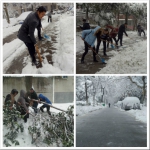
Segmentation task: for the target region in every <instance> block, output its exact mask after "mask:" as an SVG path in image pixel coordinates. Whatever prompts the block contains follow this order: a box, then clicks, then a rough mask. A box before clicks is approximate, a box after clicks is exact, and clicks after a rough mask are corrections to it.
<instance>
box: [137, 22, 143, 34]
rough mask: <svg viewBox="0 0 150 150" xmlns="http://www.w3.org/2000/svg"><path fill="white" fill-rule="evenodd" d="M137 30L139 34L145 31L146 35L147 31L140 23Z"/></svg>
mask: <svg viewBox="0 0 150 150" xmlns="http://www.w3.org/2000/svg"><path fill="white" fill-rule="evenodd" d="M137 31H138V34H139V36H141V33H142V32H143V33H144V36H145V31H144V29H143V27H142V26H141V24H140V23H139V24H138V25H137Z"/></svg>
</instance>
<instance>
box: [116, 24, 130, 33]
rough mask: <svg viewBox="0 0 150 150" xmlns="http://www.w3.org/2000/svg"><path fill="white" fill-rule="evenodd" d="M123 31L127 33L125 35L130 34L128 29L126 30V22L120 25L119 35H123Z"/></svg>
mask: <svg viewBox="0 0 150 150" xmlns="http://www.w3.org/2000/svg"><path fill="white" fill-rule="evenodd" d="M123 33H125V35H126V36H128V35H127V33H126V30H125V24H122V25H121V26H120V27H119V31H118V35H123Z"/></svg>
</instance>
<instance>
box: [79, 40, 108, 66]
mask: <svg viewBox="0 0 150 150" xmlns="http://www.w3.org/2000/svg"><path fill="white" fill-rule="evenodd" d="M81 39H82V37H81ZM82 40H83V41H84V42H85V43H86V44H87V45H88V47H89V48H90V49H91V50H92V51H93V52H94V53H95V54H96V55H98V56H99V58H100V60H101V62H102V63H103V64H106V62H105V59H103V58H101V56H100V55H99V54H97V53H96V51H95V50H94V49H93V48H92V47H91V46H90V45H89V44H88V43H87V42H86V41H85V40H84V39H82Z"/></svg>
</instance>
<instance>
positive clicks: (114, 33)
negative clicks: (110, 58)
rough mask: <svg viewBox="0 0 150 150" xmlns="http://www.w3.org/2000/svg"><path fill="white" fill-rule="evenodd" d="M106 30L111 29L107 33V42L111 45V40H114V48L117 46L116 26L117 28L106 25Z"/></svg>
mask: <svg viewBox="0 0 150 150" xmlns="http://www.w3.org/2000/svg"><path fill="white" fill-rule="evenodd" d="M106 28H109V29H111V31H110V33H109V41H110V42H111V44H113V40H114V41H115V43H116V46H118V43H117V39H116V36H117V34H118V30H119V28H118V25H117V27H113V26H110V25H106ZM112 39H113V40H112ZM107 47H109V42H108V43H107Z"/></svg>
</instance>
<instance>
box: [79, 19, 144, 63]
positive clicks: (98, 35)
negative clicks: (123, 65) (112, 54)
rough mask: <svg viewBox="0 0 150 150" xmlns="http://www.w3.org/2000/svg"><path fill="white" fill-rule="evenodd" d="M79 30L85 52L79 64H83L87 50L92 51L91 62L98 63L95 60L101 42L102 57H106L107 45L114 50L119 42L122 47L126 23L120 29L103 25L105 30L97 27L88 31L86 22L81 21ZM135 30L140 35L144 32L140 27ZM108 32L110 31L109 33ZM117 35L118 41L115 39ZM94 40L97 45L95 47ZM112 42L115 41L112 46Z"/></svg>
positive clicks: (88, 26) (84, 20)
mask: <svg viewBox="0 0 150 150" xmlns="http://www.w3.org/2000/svg"><path fill="white" fill-rule="evenodd" d="M80 28H81V29H82V30H83V31H82V36H81V38H82V40H83V41H84V45H85V52H84V53H83V54H82V58H81V63H84V58H85V55H86V54H87V53H88V49H89V48H90V49H91V50H92V51H93V61H94V62H98V60H97V59H96V55H97V54H98V51H99V47H100V44H101V42H103V55H104V56H107V54H106V47H107V48H108V47H109V43H110V44H111V47H112V48H114V46H116V47H118V42H119V41H120V46H123V45H122V41H123V33H124V34H125V35H126V36H128V34H127V33H126V28H127V23H124V24H122V25H120V27H118V25H117V26H116V27H113V26H111V25H108V24H107V25H105V28H101V27H100V26H97V27H96V28H95V29H90V25H89V23H87V22H86V19H83V26H80ZM137 28H138V31H139V32H140V34H141V32H144V30H143V29H142V28H141V26H138V27H137ZM109 30H111V31H110V32H109ZM117 35H118V39H117V38H116V37H117ZM144 35H145V32H144ZM96 39H97V44H96V46H95V41H96ZM113 40H114V41H115V44H113Z"/></svg>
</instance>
